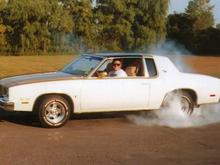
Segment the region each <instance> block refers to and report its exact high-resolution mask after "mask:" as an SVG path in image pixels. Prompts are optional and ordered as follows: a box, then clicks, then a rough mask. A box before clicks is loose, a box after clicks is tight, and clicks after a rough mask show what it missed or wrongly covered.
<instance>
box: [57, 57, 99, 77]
mask: <svg viewBox="0 0 220 165" xmlns="http://www.w3.org/2000/svg"><path fill="white" fill-rule="evenodd" d="M101 61H102V58H98V57H93V56H82V57H80V58H78V59H77V60H74V61H73V62H72V63H70V64H69V65H67V66H66V67H64V68H63V69H62V70H61V71H62V72H65V73H69V74H73V75H77V76H88V75H89V73H90V72H91V71H92V70H93V69H94V68H95V67H96V66H97V65H98V64H99V63H100V62H101Z"/></svg>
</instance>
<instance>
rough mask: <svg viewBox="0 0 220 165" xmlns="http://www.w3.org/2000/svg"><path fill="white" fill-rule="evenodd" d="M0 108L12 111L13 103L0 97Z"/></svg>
mask: <svg viewBox="0 0 220 165" xmlns="http://www.w3.org/2000/svg"><path fill="white" fill-rule="evenodd" d="M0 108H2V109H4V110H6V111H13V110H14V103H13V102H10V101H8V100H7V99H6V98H4V97H0Z"/></svg>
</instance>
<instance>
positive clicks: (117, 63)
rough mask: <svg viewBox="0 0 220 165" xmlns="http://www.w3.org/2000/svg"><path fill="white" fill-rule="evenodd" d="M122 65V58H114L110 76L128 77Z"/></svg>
mask: <svg viewBox="0 0 220 165" xmlns="http://www.w3.org/2000/svg"><path fill="white" fill-rule="evenodd" d="M121 67H122V60H121V59H114V60H113V62H112V69H113V70H112V71H111V72H109V74H108V76H109V77H127V74H126V72H125V71H124V70H123V69H121Z"/></svg>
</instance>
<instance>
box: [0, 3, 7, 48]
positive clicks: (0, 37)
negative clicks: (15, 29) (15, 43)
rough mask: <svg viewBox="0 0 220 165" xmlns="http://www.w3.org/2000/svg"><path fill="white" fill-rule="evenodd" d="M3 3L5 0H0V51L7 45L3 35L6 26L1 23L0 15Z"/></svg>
mask: <svg viewBox="0 0 220 165" xmlns="http://www.w3.org/2000/svg"><path fill="white" fill-rule="evenodd" d="M5 4H6V3H5V1H3V0H0V16H1V17H0V51H3V49H5V47H6V46H7V41H6V37H5V32H6V26H5V25H4V24H3V19H2V15H1V12H2V10H3V9H4V6H5Z"/></svg>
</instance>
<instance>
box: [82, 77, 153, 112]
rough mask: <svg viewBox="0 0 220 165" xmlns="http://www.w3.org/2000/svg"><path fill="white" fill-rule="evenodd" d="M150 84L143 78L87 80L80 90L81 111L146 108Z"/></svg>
mask: <svg viewBox="0 0 220 165" xmlns="http://www.w3.org/2000/svg"><path fill="white" fill-rule="evenodd" d="M149 91H150V84H149V82H148V79H147V78H145V77H124V78H114V77H105V78H94V77H91V78H88V79H85V80H83V82H82V88H81V111H82V112H101V111H123V110H124V111H127V110H142V109H147V108H148V101H149Z"/></svg>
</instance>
